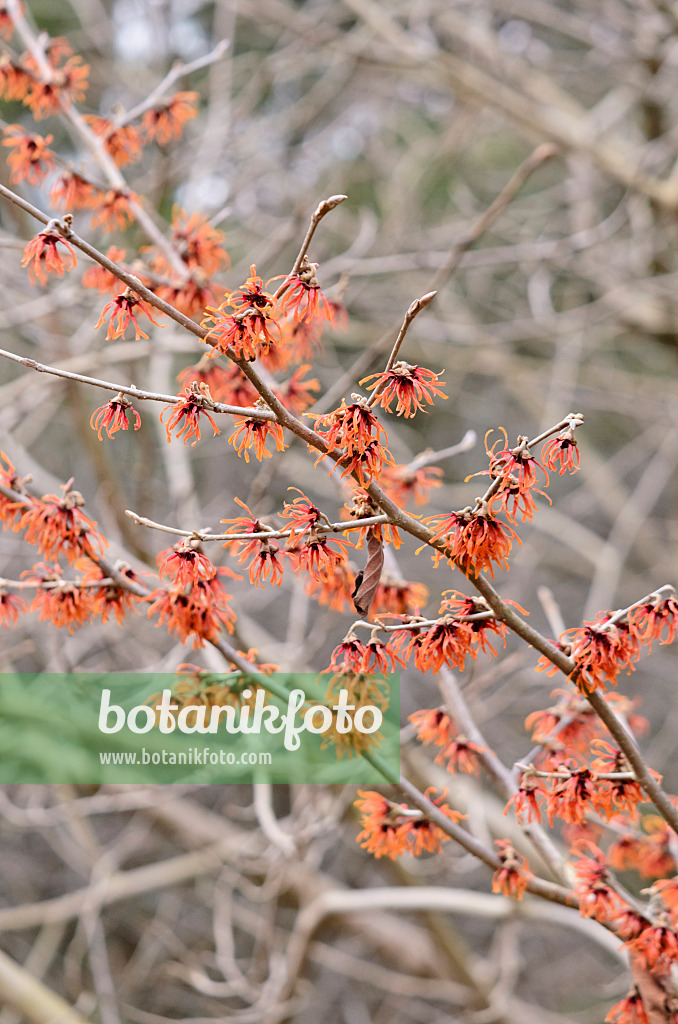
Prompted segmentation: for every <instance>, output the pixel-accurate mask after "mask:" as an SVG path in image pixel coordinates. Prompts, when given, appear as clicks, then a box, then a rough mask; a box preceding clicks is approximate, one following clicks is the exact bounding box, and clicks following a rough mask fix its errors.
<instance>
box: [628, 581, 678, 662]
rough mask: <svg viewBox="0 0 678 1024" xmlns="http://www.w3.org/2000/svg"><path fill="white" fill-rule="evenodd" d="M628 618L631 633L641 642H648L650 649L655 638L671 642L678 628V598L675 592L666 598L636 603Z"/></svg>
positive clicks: (662, 641) (663, 641)
mask: <svg viewBox="0 0 678 1024" xmlns="http://www.w3.org/2000/svg"><path fill="white" fill-rule="evenodd" d="M628 620H629V629H630V630H631V633H632V634H633V635H634V636H635V637H636V639H637V640H639V641H640V643H641V644H647V645H648V647H649V648H650V649H651V648H652V643H653V641H654V640H659V643H660V644H670V643H672V642H673V638H674V637H675V635H676V630H678V600H676V596H675V594H673V595H672V596H671V597H667V598H665V599H664V600H659V599H655V600H653V601H648V602H647V603H646V604H641V605H636V607H635V608H632V609H631V611H630V612H629V616H628Z"/></svg>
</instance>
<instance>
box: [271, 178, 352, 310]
mask: <svg viewBox="0 0 678 1024" xmlns="http://www.w3.org/2000/svg"><path fill="white" fill-rule="evenodd" d="M345 199H348V196H343V195H336V196H330V197H329V199H323V200H322V202H320V203H319V204H318V206H317V207H316V209H315V211H314V213H313V216H312V217H311V223H310V224H309V226H308V231H307V232H306V235H305V237H304V240H303V242H302V243H301V248H300V249H299V252H298V254H297V258H296V259H295V261H294V265H293V267H292V269H291V270H290V272H289V274H288V275H287V277H286V278H285V280H284V281H283V282H282V284H281V285H280V286H279V287H278V289H277V291H276V292H275V295H274V298H275V299H276V300H277V299H279V298H280V297H281V296H282V295H283V294H284V293H285V292H286V291H287V289H288V287H289V285H290V282H291V280H292V278H293V277H295V276H296V274H298V273H299V269H300V267H301V264H302V263H303V262H304V257H305V256H306V253H307V252H308V247H309V245H310V244H311V240H312V238H313V236H314V234H315V230H316V228H317V227H318V224H320V221H321V220H322V219H323V217H325V216H326V215H327V214H328V213H330V212H331V211H332V210H334V209H335V207H337V206H339V204H340V203H343V202H344V200H345Z"/></svg>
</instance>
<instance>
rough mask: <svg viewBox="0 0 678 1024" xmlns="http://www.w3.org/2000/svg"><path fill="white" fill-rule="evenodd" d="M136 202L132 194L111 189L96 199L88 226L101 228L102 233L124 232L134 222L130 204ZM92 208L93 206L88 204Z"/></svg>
mask: <svg viewBox="0 0 678 1024" xmlns="http://www.w3.org/2000/svg"><path fill="white" fill-rule="evenodd" d="M133 202H138V196H136V195H135V194H134V192H129V191H124V192H123V191H122V190H121V189H117V188H111V189H109V190H108V191H107V192H104V193H103V194H102V195H101V196H100V197H98V198H97V201H96V206H95V209H94V213H93V214H92V219H91V221H90V224H91V226H92V227H93V228H98V227H99V226H101V227H103V229H104V231H114V230H115V229H116V228H120V229H121V230H124V229H125V228H126V227H128V226H129V225H130V224H131V223H132V221H133V220H134V211H133V210H132V205H131V204H132V203H133ZM88 205H92V206H94V205H95V204H94V203H92V204H88Z"/></svg>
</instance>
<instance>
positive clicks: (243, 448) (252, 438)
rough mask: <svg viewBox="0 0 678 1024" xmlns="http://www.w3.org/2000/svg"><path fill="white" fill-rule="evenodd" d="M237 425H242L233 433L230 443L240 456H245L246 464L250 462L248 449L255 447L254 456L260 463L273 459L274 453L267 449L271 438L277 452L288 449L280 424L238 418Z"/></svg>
mask: <svg viewBox="0 0 678 1024" xmlns="http://www.w3.org/2000/svg"><path fill="white" fill-rule="evenodd" d="M236 423H237V424H240V425H239V426H238V427H237V428H236V430H234V431H233V433H232V434H231V436H230V437H229V439H228V443H229V444H232V445H233V447H234V448H235V450H236V451H237V453H238V455H239V456H240V455H244V456H245V462H249V461H250V454H249V451H248V449H249V448H252V447H254V454H255V456H256V458H257V459H258V460H259V462H261V460H262V459H270V458H271V455H272V453H271V452H269V451H268V449H267V448H266V442H267V441H268V439H269V437H272V438H273V440H274V441H275V447H276V451H279V452H284V451H285V449H286V448H287V445H286V444H285V442H284V439H283V428H282V426H281V425H280V423H273V422H271V421H270V420H252V419H240V418H239V417H238V418H236ZM241 435H242V436H241Z"/></svg>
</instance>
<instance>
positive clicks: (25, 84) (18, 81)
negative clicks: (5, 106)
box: [0, 54, 33, 101]
mask: <svg viewBox="0 0 678 1024" xmlns="http://www.w3.org/2000/svg"><path fill="white" fill-rule="evenodd" d="M32 86H33V78H32V77H31V75H28V74H26V72H25V71H24V69H23V68H22V67H20V66H19V65H18V64H15V63H14V61H12V59H11V58H10V57H8V56H7V54H3V55H2V56H0V95H2V98H3V99H5V100H23V101H25V100H26V96H27V95H28V90H29V89H30V88H32Z"/></svg>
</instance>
